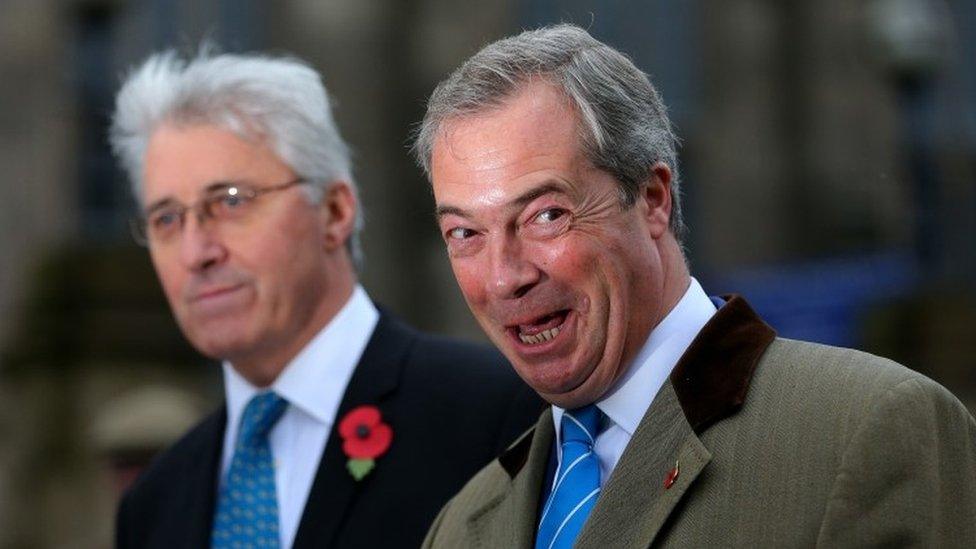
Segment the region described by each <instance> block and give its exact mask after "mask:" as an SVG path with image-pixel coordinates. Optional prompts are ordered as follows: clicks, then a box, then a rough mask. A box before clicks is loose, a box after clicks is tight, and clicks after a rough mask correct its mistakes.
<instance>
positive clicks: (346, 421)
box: [339, 406, 393, 480]
mask: <svg viewBox="0 0 976 549" xmlns="http://www.w3.org/2000/svg"><path fill="white" fill-rule="evenodd" d="M339 435H340V436H341V437H342V451H343V452H345V453H346V456H348V457H349V461H347V462H346V468H347V469H349V473H350V474H351V475H352V477H353V478H354V479H356V480H362V479H363V477H365V476H366V475H368V474H369V472H370V471H372V470H373V466H374V465H376V462H375V461H374V459H375V458H377V457H379V456H381V455H383V454H384V453H385V452H386V451H387V450H388V449H389V448H390V443H391V442H393V429H390V426H389V425H387V424H385V423H383V417H382V416H381V415H380V410H379V408H377V407H376V406H357V407H356V408H353V409H352V410H350V411H349V413H347V414H346V415H345V416H344V417H343V418H342V421H340V422H339Z"/></svg>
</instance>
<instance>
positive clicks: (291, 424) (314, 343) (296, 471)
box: [219, 285, 379, 547]
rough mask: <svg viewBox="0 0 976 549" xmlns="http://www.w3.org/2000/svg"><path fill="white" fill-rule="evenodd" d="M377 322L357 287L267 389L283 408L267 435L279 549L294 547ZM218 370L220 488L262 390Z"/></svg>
mask: <svg viewBox="0 0 976 549" xmlns="http://www.w3.org/2000/svg"><path fill="white" fill-rule="evenodd" d="M378 321H379V311H377V310H376V307H375V306H374V305H373V303H372V302H371V301H370V299H369V297H368V296H367V295H366V292H365V291H364V290H363V288H362V287H361V286H359V285H357V286H356V288H355V289H354V290H353V293H352V296H351V297H350V298H349V301H348V302H346V304H345V305H344V306H343V307H342V309H341V310H340V311H339V313H338V314H336V316H335V317H334V318H333V319H332V321H331V322H329V323H328V324H327V325H326V326H325V327H324V328H322V331H320V332H319V333H318V334H317V335H316V336H315V337H314V338H313V339H312V340H311V341H310V342H309V343H308V345H306V346H305V348H304V349H302V351H301V352H300V353H298V355H297V356H295V358H294V359H293V360H292V361H291V362H290V363H289V364H288V365H287V366H286V367H285V369H284V370H282V372H281V374H280V375H279V376H278V379H276V380H275V381H274V383H273V384H272V385H271V387H269V388H268V389H270V390H272V391H274V392H275V393H277V394H278V395H279V396H281V397H282V398H284V399H285V400H287V401H288V403H289V406H288V408H287V409H286V410H285V413H284V414H283V415H282V416H281V419H279V420H278V423H277V424H275V426H274V427H273V428H272V429H271V431H270V433H268V441H269V443H270V445H271V455H272V456H273V457H274V464H275V487H276V488H277V495H278V525H279V530H278V535H279V537H280V541H281V547H291V546H292V544H293V543H294V540H295V534H296V532H297V530H298V524H299V521H300V520H301V517H302V511H303V510H304V509H305V501H306V500H307V499H308V494H309V491H310V489H311V487H312V482H313V481H314V480H315V473H316V471H317V470H318V466H319V459H320V458H321V456H322V451H323V450H324V449H325V443H326V441H327V440H328V438H329V432H330V431H331V430H332V425H333V424H334V423H335V419H336V417H335V416H336V412H337V410H338V409H339V404H340V403H341V402H342V395H343V394H345V392H346V385H348V384H349V379H350V378H351V377H352V373H353V370H355V369H356V364H358V363H359V358H360V356H361V355H362V354H363V350H364V349H365V348H366V343H367V342H368V341H369V338H370V336H371V335H372V333H373V329H374V328H375V327H376V323H377V322H378ZM223 369H224V388H225V390H226V393H227V394H226V396H227V429H226V431H225V433H224V450H223V458H222V461H221V469H220V471H221V473H220V481H219V482H220V483H221V484H222V483H223V482H224V477H225V476H226V474H227V470H228V469H229V468H230V462H231V459H232V458H233V454H234V441H235V439H236V438H237V431H238V427H239V424H240V420H241V414H242V413H243V412H244V407H245V406H247V403H248V402H249V401H250V400H251V398H252V397H253V396H254V395H256V394H258V393H259V392H261V391H263V390H264V389H259V388H257V387H254V386H253V385H251V384H250V383H249V382H248V381H247V380H246V379H244V378H243V377H241V375H240V374H239V373H237V371H236V370H234V368H233V367H232V366H231V364H230V363H228V362H224V364H223Z"/></svg>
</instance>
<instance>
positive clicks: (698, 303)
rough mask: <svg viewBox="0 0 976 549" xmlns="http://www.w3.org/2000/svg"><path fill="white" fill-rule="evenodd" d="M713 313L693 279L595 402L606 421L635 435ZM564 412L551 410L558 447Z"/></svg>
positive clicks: (558, 409) (553, 408)
mask: <svg viewBox="0 0 976 549" xmlns="http://www.w3.org/2000/svg"><path fill="white" fill-rule="evenodd" d="M715 311H716V309H715V305H714V304H713V303H712V301H711V300H710V299H709V298H708V295H707V294H705V291H704V290H703V289H702V287H701V285H700V284H699V283H698V281H697V280H695V279H694V278H692V279H691V283H690V284H689V285H688V289H687V290H685V294H684V295H683V296H682V297H681V299H680V300H679V301H678V303H677V304H676V305H675V306H674V308H672V309H671V311H670V312H669V313H668V314H667V315H666V316H665V317H664V319H662V320H661V322H659V323H658V325H657V326H655V327H654V329H653V330H651V333H650V335H649V336H648V337H647V341H645V342H644V345H643V346H642V347H641V349H640V351H638V352H637V355H636V356H635V357H634V360H633V361H632V362H631V365H630V366H629V367H628V369H627V372H626V373H625V374H624V375H623V377H622V378H621V379H619V380H617V382H616V383H615V384H614V386H613V387H612V388H611V389H610V390H609V391H608V392H607V394H606V395H605V396H604V397H603V398H602V399H600V400H599V401H597V403H596V405H597V407H598V408H599V409H600V410H601V411H602V412H603V413H604V414H605V415H606V417H607V419H608V420H609V421H611V422H613V423H614V424H616V425H617V426H619V427H620V428H621V429H623V430H624V431H625V432H626V433H627V434H628V435H629V436H633V435H634V431H636V430H637V426H638V425H639V424H640V422H641V419H643V417H644V413H645V412H647V409H648V408H649V407H650V405H651V402H652V401H653V400H654V397H655V395H657V392H658V391H659V390H660V389H661V386H662V385H664V382H665V381H666V380H667V378H668V376H669V375H670V374H671V370H672V369H674V366H675V365H676V364H677V363H678V360H679V359H680V358H681V355H683V354H684V352H685V351H686V350H687V349H688V346H689V345H691V342H692V340H694V339H695V336H696V335H698V332H700V331H701V329H702V327H704V326H705V324H706V323H707V322H708V320H709V319H710V318H712V315H713V314H715ZM563 411H564V410H563V409H562V408H559V407H558V406H553V407H552V419H553V423H554V425H556V442H557V443H558V442H559V422H560V421H561V420H562V415H563Z"/></svg>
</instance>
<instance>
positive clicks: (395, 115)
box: [0, 0, 976, 548]
mask: <svg viewBox="0 0 976 549" xmlns="http://www.w3.org/2000/svg"><path fill="white" fill-rule="evenodd" d="M560 21H568V22H574V23H577V24H580V25H582V26H584V27H587V28H588V29H590V31H591V32H592V33H593V34H594V35H595V36H596V37H598V38H600V39H602V40H604V41H606V42H608V43H610V44H612V45H614V46H616V47H618V48H619V49H621V50H623V51H625V52H627V53H628V54H629V55H631V56H632V58H633V59H634V60H635V62H636V63H637V65H638V66H640V67H641V68H642V69H644V70H645V71H646V72H648V74H650V75H651V78H652V80H653V82H654V83H655V84H656V85H657V86H658V87H659V88H660V90H661V92H662V93H663V95H664V99H665V102H666V103H667V104H668V105H669V107H670V109H671V114H672V116H673V119H674V121H675V123H676V125H677V127H678V132H679V134H680V135H681V136H682V139H683V147H682V149H681V159H682V166H681V168H682V171H683V174H684V175H683V178H684V194H685V209H686V212H687V213H686V217H687V220H688V225H689V227H690V231H691V232H690V237H689V239H688V242H687V245H688V255H689V258H690V261H691V263H692V270H693V272H694V273H695V274H696V276H697V277H698V278H699V280H701V282H702V283H703V285H704V287H705V289H706V290H707V291H708V292H709V293H711V294H722V293H728V292H738V293H742V294H744V295H745V296H746V297H747V298H748V299H750V300H751V302H752V303H753V304H754V305H755V306H756V308H757V309H759V310H760V312H761V313H762V314H763V315H764V316H765V317H766V319H767V320H768V321H769V322H770V323H771V324H772V325H773V326H774V327H775V328H777V330H778V331H779V332H780V334H781V335H784V336H788V337H798V338H804V339H812V340H816V341H821V342H825V343H831V344H837V345H844V346H855V347H859V348H862V349H866V350H868V351H871V352H873V353H877V354H882V355H885V356H889V357H892V358H894V359H896V360H898V361H900V362H902V363H904V364H906V365H908V366H910V367H912V368H914V369H917V370H919V371H921V372H923V373H925V374H926V375H928V376H930V377H932V378H934V379H936V380H938V381H939V382H941V383H943V384H944V385H946V386H947V387H949V388H950V389H951V390H952V391H953V392H955V393H956V394H957V395H958V396H959V397H960V399H962V400H963V401H964V402H966V403H967V405H969V406H970V409H976V375H974V372H973V366H974V363H973V359H974V357H976V288H974V286H976V282H974V281H976V276H974V275H976V246H974V244H976V242H974V241H976V179H974V174H976V3H974V2H972V1H971V0H820V1H818V2H808V1H800V0H725V1H721V2H719V1H711V2H706V1H701V0H695V1H693V0H646V1H643V2H636V1H626V0H604V1H591V2H584V1H572V0H502V1H498V2H473V3H468V2H455V1H450V0H330V1H328V2H325V1H320V0H278V1H275V2H272V1H270V0H0V266H2V267H0V547H43V548H46V547H53V548H61V547H85V548H87V547H109V546H110V545H111V529H112V521H113V516H112V515H113V510H114V505H115V501H116V497H117V493H118V490H119V489H121V488H122V487H124V486H125V485H126V484H127V483H128V482H129V481H131V478H132V477H133V475H135V474H137V472H138V470H139V468H140V467H141V466H142V465H143V464H144V463H145V462H146V460H147V459H149V457H151V455H152V454H153V453H154V452H155V451H157V450H158V449H159V448H160V447H161V446H164V445H166V444H167V443H168V442H170V441H172V440H173V439H174V438H175V437H176V436H178V434H179V433H181V432H182V431H184V430H185V429H186V428H187V427H188V426H189V425H191V424H192V423H193V422H194V421H195V420H196V419H197V418H198V417H199V416H200V415H201V414H202V413H204V412H205V411H207V410H209V409H211V408H212V407H214V406H216V405H217V404H218V402H219V398H220V387H219V375H218V369H217V368H216V367H215V366H214V365H212V364H209V363H208V362H207V361H206V360H204V359H203V358H201V357H200V356H198V355H197V354H195V352H194V351H193V350H192V349H190V348H189V347H188V346H187V344H186V343H185V342H184V341H183V339H182V336H181V335H180V334H179V331H178V330H177V328H176V326H175V324H174V322H173V320H172V319H171V317H170V315H169V312H168V310H167V307H166V304H165V302H164V300H163V297H162V294H161V292H160V290H159V289H158V286H157V283H156V281H155V278H154V275H153V272H152V268H151V266H150V264H149V261H148V258H147V256H146V253H145V250H142V249H140V248H138V247H136V246H135V245H134V244H133V243H132V241H131V239H130V237H129V232H128V228H127V227H128V226H127V219H128V216H129V215H130V213H131V212H132V211H133V204H132V202H131V200H130V198H129V196H128V191H127V182H126V181H125V179H124V177H123V176H122V174H121V172H120V171H119V170H118V169H117V168H116V166H115V164H114V161H113V159H112V157H111V156H110V153H109V150H108V147H107V144H106V128H107V125H108V117H109V114H110V112H111V109H112V102H113V96H114V93H115V92H116V90H117V87H118V85H119V82H120V78H121V75H123V74H124V73H125V71H126V69H127V68H129V67H131V66H133V65H134V64H136V63H138V62H140V61H141V60H142V59H144V58H145V56H147V55H148V54H149V53H151V52H153V51H156V50H159V49H163V48H170V47H173V48H177V49H178V50H181V51H184V52H193V51H195V49H196V47H197V45H198V44H199V42H200V40H201V39H204V38H210V39H212V40H214V41H216V42H218V43H219V44H220V45H221V46H222V47H223V49H225V50H228V51H254V50H260V51H268V52H272V53H290V54H294V55H297V56H299V57H301V58H303V59H305V60H307V61H308V62H310V63H311V64H313V65H314V66H315V67H316V68H318V69H319V70H320V71H321V72H322V74H323V75H324V78H325V83H326V85H327V87H328V88H329V90H330V92H331V93H332V95H333V96H334V98H335V100H336V103H337V112H336V114H337V119H338V122H339V126H340V129H341V131H342V133H343V134H344V135H345V137H346V138H347V140H348V141H349V142H350V143H351V145H352V147H353V149H354V151H355V164H356V170H355V173H356V177H357V180H358V183H359V185H360V187H361V192H362V199H363V202H364V204H365V211H366V220H367V228H366V231H365V235H364V245H365V250H366V254H367V262H366V267H365V270H364V271H363V273H362V279H363V283H364V285H365V286H366V288H367V290H368V291H369V292H370V294H371V295H372V296H373V298H374V299H376V300H377V301H379V302H381V303H383V304H385V305H386V306H387V307H389V308H391V309H393V310H394V311H396V312H398V313H399V314H400V315H401V316H403V317H405V318H406V319H407V320H409V321H411V322H413V323H414V324H416V325H418V326H420V327H422V328H425V329H428V330H432V331H438V332H443V333H449V334H453V335H457V336H461V337H468V338H481V337H482V336H481V334H480V332H479V331H478V329H477V326H476V325H475V324H474V322H473V320H472V319H471V317H470V315H469V313H468V311H467V309H466V307H465V305H464V303H463V301H462V299H461V297H460V294H459V292H458V290H457V287H456V285H455V282H454V280H453V277H452V275H451V272H450V269H449V266H448V263H447V261H446V258H445V256H444V252H443V249H442V243H441V241H440V239H439V237H438V235H437V231H436V229H435V225H434V222H433V217H432V213H431V210H432V200H431V197H430V193H429V191H428V189H427V184H426V182H425V181H424V179H423V178H422V176H421V174H420V172H419V171H418V169H417V168H416V167H415V166H414V164H413V162H412V160H411V158H410V157H409V155H408V151H407V143H408V136H409V134H410V132H411V129H412V128H413V126H414V124H416V122H417V121H419V120H420V118H421V117H422V114H423V109H424V102H425V99H426V97H427V95H428V94H429V93H430V91H431V90H432V89H433V87H434V85H435V84H436V82H437V81H438V80H439V79H441V78H443V77H445V76H446V75H447V74H448V73H449V72H450V71H451V70H452V69H453V68H455V67H456V66H457V65H458V64H459V63H460V62H461V61H462V60H463V59H465V58H466V57H467V56H469V55H470V54H472V53H473V52H474V51H476V50H477V49H478V48H479V47H480V46H482V45H483V44H485V43H487V42H489V41H491V40H494V39H496V38H499V37H501V36H504V35H508V34H511V33H514V32H517V31H518V30H520V29H523V28H532V27H536V26H539V25H543V24H547V23H554V22H560Z"/></svg>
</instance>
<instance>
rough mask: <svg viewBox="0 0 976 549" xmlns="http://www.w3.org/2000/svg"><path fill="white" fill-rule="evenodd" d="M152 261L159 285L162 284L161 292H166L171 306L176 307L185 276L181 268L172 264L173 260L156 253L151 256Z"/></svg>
mask: <svg viewBox="0 0 976 549" xmlns="http://www.w3.org/2000/svg"><path fill="white" fill-rule="evenodd" d="M152 263H153V267H154V268H155V269H156V276H157V278H159V285H160V286H162V288H163V293H164V294H166V299H168V300H169V302H170V305H171V306H172V307H173V308H176V306H177V305H178V304H179V299H178V298H179V296H180V292H181V290H182V287H183V281H184V279H185V278H186V277H185V275H184V274H183V273H182V269H180V268H179V266H178V265H174V262H173V261H170V260H167V259H165V258H161V257H158V256H156V255H153V256H152Z"/></svg>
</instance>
